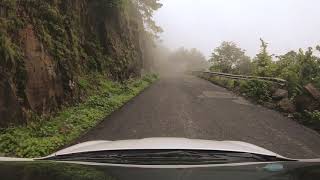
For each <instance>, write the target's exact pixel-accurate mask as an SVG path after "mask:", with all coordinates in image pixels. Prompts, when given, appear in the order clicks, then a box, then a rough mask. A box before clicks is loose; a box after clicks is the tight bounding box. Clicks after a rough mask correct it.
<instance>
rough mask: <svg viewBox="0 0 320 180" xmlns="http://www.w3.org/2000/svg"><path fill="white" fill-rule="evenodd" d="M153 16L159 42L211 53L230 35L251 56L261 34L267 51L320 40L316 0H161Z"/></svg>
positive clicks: (319, 4)
mask: <svg viewBox="0 0 320 180" xmlns="http://www.w3.org/2000/svg"><path fill="white" fill-rule="evenodd" d="M161 2H162V3H163V5H164V6H163V7H162V8H161V9H160V10H159V11H158V12H157V13H156V14H155V16H154V18H155V20H156V21H157V23H158V25H160V26H161V27H162V28H163V29H164V33H162V34H161V39H162V40H163V44H164V45H165V46H167V47H169V48H171V49H175V48H178V47H181V46H184V47H186V48H193V47H195V48H198V49H199V50H201V51H202V52H203V53H204V54H205V55H206V56H210V55H211V52H212V50H213V49H214V48H216V47H217V46H219V45H220V43H221V42H222V41H233V42H235V43H237V44H238V45H239V46H240V47H241V48H243V49H246V50H247V52H248V54H249V55H250V56H255V54H256V53H257V52H258V51H259V46H260V41H259V39H260V37H261V38H263V39H264V40H265V41H267V42H268V43H269V51H270V52H271V53H274V54H277V55H280V54H284V53H286V52H288V51H290V50H298V49H299V48H304V49H305V48H307V47H310V46H312V47H314V46H315V45H317V44H319V45H320V0H161Z"/></svg>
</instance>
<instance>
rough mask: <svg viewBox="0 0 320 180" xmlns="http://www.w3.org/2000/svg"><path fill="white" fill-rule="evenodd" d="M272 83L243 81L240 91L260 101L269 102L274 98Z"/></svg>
mask: <svg viewBox="0 0 320 180" xmlns="http://www.w3.org/2000/svg"><path fill="white" fill-rule="evenodd" d="M271 87H272V86H271V84H270V83H268V82H262V81H257V80H252V81H247V82H242V83H241V84H240V92H241V93H245V94H246V96H248V97H250V98H253V99H255V100H257V101H258V102H259V103H262V102H269V101H271V100H272V92H271Z"/></svg>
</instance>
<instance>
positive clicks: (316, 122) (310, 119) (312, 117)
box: [295, 110, 320, 131]
mask: <svg viewBox="0 0 320 180" xmlns="http://www.w3.org/2000/svg"><path fill="white" fill-rule="evenodd" d="M295 117H296V119H298V120H299V121H300V122H301V123H302V124H304V125H307V126H309V127H311V128H313V129H315V130H317V131H320V111H319V110H316V111H313V112H310V111H305V112H303V113H295Z"/></svg>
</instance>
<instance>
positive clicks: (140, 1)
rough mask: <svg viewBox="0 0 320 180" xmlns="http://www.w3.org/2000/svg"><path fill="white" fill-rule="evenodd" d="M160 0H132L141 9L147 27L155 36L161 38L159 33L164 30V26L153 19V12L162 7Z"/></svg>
mask: <svg viewBox="0 0 320 180" xmlns="http://www.w3.org/2000/svg"><path fill="white" fill-rule="evenodd" d="M159 1H160V0H132V2H133V3H134V4H135V5H136V6H137V9H138V10H139V12H140V14H141V16H142V19H143V23H144V26H145V28H147V31H148V32H149V33H150V34H151V36H153V37H155V38H159V36H158V35H157V34H158V33H161V32H163V30H162V28H161V27H160V26H158V25H157V24H156V23H155V21H154V20H153V13H154V12H155V11H157V10H158V9H160V8H161V7H162V4H161V3H160V2H159Z"/></svg>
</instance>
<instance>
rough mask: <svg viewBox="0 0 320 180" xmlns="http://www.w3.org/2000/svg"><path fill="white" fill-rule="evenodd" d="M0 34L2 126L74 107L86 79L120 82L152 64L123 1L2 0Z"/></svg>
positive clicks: (138, 22)
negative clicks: (68, 105)
mask: <svg viewBox="0 0 320 180" xmlns="http://www.w3.org/2000/svg"><path fill="white" fill-rule="evenodd" d="M0 32H1V33H0V117H1V118H0V127H8V126H9V125H11V124H24V123H26V122H27V121H28V119H30V117H31V116H32V115H33V114H35V113H36V114H39V115H42V114H49V113H51V112H54V111H56V110H57V109H58V108H59V107H60V106H61V105H63V104H66V103H72V102H76V101H78V100H79V99H80V97H81V95H82V94H83V93H82V92H81V90H80V88H79V82H80V80H81V77H82V76H84V75H87V74H93V73H99V74H104V75H106V77H108V78H111V79H113V80H117V81H123V80H126V79H128V78H130V77H137V76H139V75H140V73H141V70H142V69H143V67H144V64H150V63H149V62H148V61H147V60H146V59H148V58H147V56H148V55H147V54H148V53H147V51H148V50H147V48H146V47H147V43H150V42H148V40H147V38H146V35H145V29H144V26H143V22H142V18H141V17H140V16H139V11H138V10H137V9H136V7H135V6H134V5H133V4H132V3H131V1H129V0H41V1H39V0H1V1H0ZM92 86H94V84H92Z"/></svg>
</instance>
